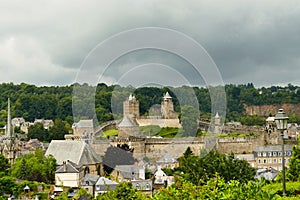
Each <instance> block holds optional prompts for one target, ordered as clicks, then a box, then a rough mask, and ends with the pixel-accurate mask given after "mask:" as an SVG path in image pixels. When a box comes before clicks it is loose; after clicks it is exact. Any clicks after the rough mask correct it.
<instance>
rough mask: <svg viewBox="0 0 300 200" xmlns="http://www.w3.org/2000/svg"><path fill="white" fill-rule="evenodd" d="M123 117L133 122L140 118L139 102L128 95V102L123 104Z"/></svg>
mask: <svg viewBox="0 0 300 200" xmlns="http://www.w3.org/2000/svg"><path fill="white" fill-rule="evenodd" d="M123 116H128V117H130V118H131V119H132V120H133V121H135V119H137V118H139V117H140V104H139V101H138V100H137V99H136V98H135V96H134V95H132V94H130V95H129V97H128V100H126V101H124V102H123Z"/></svg>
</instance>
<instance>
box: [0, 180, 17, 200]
mask: <svg viewBox="0 0 300 200" xmlns="http://www.w3.org/2000/svg"><path fill="white" fill-rule="evenodd" d="M16 185H17V184H16V183H15V181H14V179H13V178H12V177H9V176H4V177H2V178H0V196H2V195H4V194H6V195H9V194H13V191H14V189H15V187H16Z"/></svg>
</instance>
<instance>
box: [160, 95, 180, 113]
mask: <svg viewBox="0 0 300 200" xmlns="http://www.w3.org/2000/svg"><path fill="white" fill-rule="evenodd" d="M161 114H162V117H163V118H164V119H177V118H178V114H177V113H175V112H174V105H173V101H172V97H171V96H170V94H169V92H166V94H164V96H163V101H162V102H161Z"/></svg>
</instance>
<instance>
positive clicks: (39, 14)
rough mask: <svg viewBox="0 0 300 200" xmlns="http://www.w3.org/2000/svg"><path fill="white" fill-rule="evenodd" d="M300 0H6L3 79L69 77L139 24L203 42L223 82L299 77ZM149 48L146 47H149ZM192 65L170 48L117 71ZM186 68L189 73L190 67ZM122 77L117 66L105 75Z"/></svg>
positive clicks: (1, 19) (0, 19)
mask: <svg viewBox="0 0 300 200" xmlns="http://www.w3.org/2000/svg"><path fill="white" fill-rule="evenodd" d="M299 24H300V3H298V1H296V0H295V1H293V0H288V1H276V0H274V1H273V0H272V1H271V0H269V1H250V0H249V1H243V2H242V3H241V2H240V1H233V0H231V1H230V0H229V1H209V0H207V1H206V0H205V1H198V0H194V1H158V0H155V1H141V0H139V1H88V2H86V1H63V2H61V1H47V2H46V1H31V0H29V1H26V2H23V1H6V2H2V3H1V7H0V25H1V30H0V69H1V72H4V71H5V72H6V73H7V74H6V76H2V77H1V79H0V81H1V82H29V83H34V84H39V85H41V84H46V85H47V84H50V85H61V84H70V83H72V82H73V81H74V80H75V78H76V73H77V72H78V70H79V67H80V65H81V63H82V62H83V60H84V58H85V57H86V56H87V55H88V53H89V52H90V51H91V50H92V49H93V48H94V47H95V46H96V45H97V44H99V43H100V42H102V41H104V40H105V39H107V38H108V37H110V36H111V35H113V34H116V33H118V32H121V31H124V30H128V29H132V28H137V27H148V26H155V27H164V28H170V29H174V30H177V31H180V32H182V33H184V34H186V35H188V36H190V37H192V38H194V39H195V40H196V41H197V42H199V43H200V44H201V45H202V46H203V47H204V48H205V49H206V50H207V52H208V53H209V54H210V56H211V57H212V59H213V60H214V62H215V63H216V64H217V66H218V68H219V70H220V72H221V75H222V77H223V79H224V82H225V83H237V84H239V83H247V82H253V83H254V84H255V86H264V85H266V86H268V85H275V84H287V83H293V84H300V81H299V76H300V67H299V65H300V59H299V55H300V53H299V52H300V26H299ZM144 53H145V52H144ZM151 57H155V61H156V62H158V63H162V64H167V65H169V66H178V67H180V66H182V67H186V69H188V68H189V67H188V64H186V63H184V62H183V61H178V59H177V58H173V57H172V56H166V55H165V54H158V53H149V52H148V54H147V56H145V55H144V56H143V53H140V54H137V55H135V56H134V57H132V56H131V57H130V55H128V58H123V61H124V63H121V62H120V61H122V59H121V60H120V61H119V62H116V63H117V64H119V66H120V67H119V71H122V70H123V71H124V69H125V70H127V69H130V66H137V65H139V64H147V62H149V60H151V59H149V58H151ZM187 73H188V72H187ZM105 78H106V80H107V81H108V82H110V83H111V82H113V81H115V80H116V77H114V74H113V73H110V74H107V77H105Z"/></svg>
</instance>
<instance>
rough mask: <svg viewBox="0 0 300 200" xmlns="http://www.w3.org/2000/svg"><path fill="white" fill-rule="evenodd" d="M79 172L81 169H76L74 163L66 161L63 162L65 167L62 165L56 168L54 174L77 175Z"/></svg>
mask: <svg viewBox="0 0 300 200" xmlns="http://www.w3.org/2000/svg"><path fill="white" fill-rule="evenodd" d="M81 170H82V168H81V167H78V166H77V165H76V164H75V163H73V162H71V161H69V160H67V161H65V166H64V164H62V165H61V166H58V167H57V169H56V171H55V173H79V172H80V171H81Z"/></svg>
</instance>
